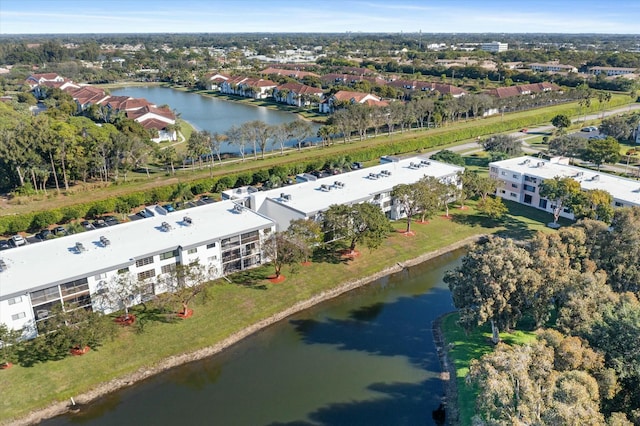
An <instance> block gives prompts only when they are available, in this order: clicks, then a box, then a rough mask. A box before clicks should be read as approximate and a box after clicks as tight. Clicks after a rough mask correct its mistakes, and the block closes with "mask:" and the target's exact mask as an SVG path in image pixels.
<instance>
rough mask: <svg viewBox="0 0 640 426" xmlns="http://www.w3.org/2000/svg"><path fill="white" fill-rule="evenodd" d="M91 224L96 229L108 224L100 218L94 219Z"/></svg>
mask: <svg viewBox="0 0 640 426" xmlns="http://www.w3.org/2000/svg"><path fill="white" fill-rule="evenodd" d="M92 225H93V227H94V228H96V229H98V228H106V227H107V226H109V225H107V222H105V221H104V220H102V219H98V220H94V221H93V223H92Z"/></svg>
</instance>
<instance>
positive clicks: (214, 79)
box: [205, 73, 231, 90]
mask: <svg viewBox="0 0 640 426" xmlns="http://www.w3.org/2000/svg"><path fill="white" fill-rule="evenodd" d="M230 78H231V76H228V75H226V74H220V73H215V74H208V75H206V76H205V86H206V87H207V90H220V86H221V85H222V83H223V82H224V81H227V80H229V79H230Z"/></svg>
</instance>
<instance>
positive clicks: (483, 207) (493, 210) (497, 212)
mask: <svg viewBox="0 0 640 426" xmlns="http://www.w3.org/2000/svg"><path fill="white" fill-rule="evenodd" d="M478 211H480V212H481V213H482V214H484V215H485V216H487V217H488V218H489V219H491V220H500V219H502V218H503V217H504V215H505V214H507V212H508V211H509V209H507V206H505V205H504V203H503V202H502V198H500V197H485V198H483V199H481V200H480V202H478Z"/></svg>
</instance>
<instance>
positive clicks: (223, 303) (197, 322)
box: [0, 202, 548, 419]
mask: <svg viewBox="0 0 640 426" xmlns="http://www.w3.org/2000/svg"><path fill="white" fill-rule="evenodd" d="M509 208H510V211H511V212H512V215H510V216H509V217H508V218H507V219H506V220H505V221H504V223H503V224H501V223H492V222H490V221H488V220H486V219H485V218H483V217H481V216H479V215H477V212H476V211H475V209H474V203H473V202H471V203H470V206H469V208H467V209H464V210H461V209H458V208H455V207H453V208H451V216H452V220H449V219H444V218H443V217H441V216H436V217H434V218H432V219H431V220H430V223H429V224H416V223H414V224H412V230H414V231H415V233H416V235H415V236H414V237H406V236H404V235H402V234H401V233H399V232H393V233H391V235H390V236H389V238H388V239H387V240H386V241H385V242H384V244H383V245H382V246H381V247H380V248H378V249H376V250H373V251H370V250H368V249H366V248H365V247H358V248H359V249H360V251H361V252H362V255H361V256H359V257H357V258H355V259H354V260H350V261H345V260H343V259H341V258H339V257H337V256H335V255H333V252H328V253H324V254H323V255H322V254H321V255H319V256H317V257H316V258H315V259H314V260H315V261H314V262H313V263H312V265H310V266H304V267H302V266H300V267H297V268H294V269H293V270H291V269H285V270H284V272H283V274H284V275H285V276H286V277H287V279H286V281H284V283H282V284H271V283H270V282H269V281H268V280H266V277H267V276H268V275H270V274H272V273H273V270H272V269H271V268H270V267H266V266H265V267H261V268H258V269H253V270H249V271H246V272H243V273H238V274H236V275H233V276H232V277H231V281H232V283H229V282H227V281H224V280H219V281H216V282H215V283H213V284H212V285H211V286H210V288H209V291H208V295H209V298H208V299H207V300H198V301H197V302H195V303H193V308H194V310H195V315H194V316H193V317H192V318H190V319H188V320H181V321H165V320H164V319H163V318H162V317H158V316H157V315H156V313H155V312H153V311H141V310H140V309H138V312H137V313H138V316H139V318H141V319H142V321H144V323H145V326H144V331H143V332H142V333H137V332H135V328H131V329H122V330H121V332H120V333H119V336H118V337H117V338H116V339H115V340H113V341H109V342H106V343H105V344H104V345H103V346H102V347H99V348H96V349H95V350H93V351H91V352H89V353H88V354H87V355H84V356H82V357H69V358H65V359H63V360H60V361H49V362H45V363H36V364H34V365H33V366H31V367H24V366H20V365H18V366H14V367H13V368H11V369H9V370H6V371H0V389H11V392H3V396H2V400H1V402H0V419H11V418H15V417H20V416H24V415H26V414H27V413H28V412H30V411H32V410H35V409H38V408H42V407H44V406H46V405H48V404H50V403H52V402H54V401H64V400H67V399H68V398H70V397H72V396H78V395H79V394H81V393H83V392H86V391H87V390H89V389H91V388H93V387H94V386H96V385H97V384H98V383H101V382H104V381H107V380H110V379H112V378H114V377H118V376H122V375H124V374H127V373H131V372H134V371H136V370H138V369H140V368H143V367H149V366H153V365H155V364H157V363H158V362H159V361H160V360H162V359H164V358H166V357H168V356H171V355H176V354H181V353H185V352H190V351H194V350H197V349H200V348H204V347H207V346H211V345H214V344H215V343H216V342H220V341H222V340H224V339H225V338H227V337H229V336H230V335H232V334H233V333H235V332H238V331H239V330H241V329H243V328H245V327H247V326H248V325H251V324H254V323H256V322H258V321H260V320H261V319H264V318H267V317H269V316H271V315H273V314H275V313H277V312H280V311H283V310H284V309H286V308H288V307H290V306H292V305H294V304H295V303H296V302H299V301H303V300H307V299H309V298H310V297H312V296H314V295H318V294H319V293H321V292H323V291H326V290H329V289H331V288H334V287H337V286H338V285H339V284H341V283H343V282H345V281H346V280H352V279H355V278H358V277H365V276H369V275H371V274H374V273H376V272H380V271H382V270H384V269H385V268H387V267H390V266H393V265H395V264H396V262H404V261H407V260H409V259H414V258H416V257H418V256H420V255H422V254H424V253H427V252H431V251H434V250H437V249H439V248H442V247H445V246H447V245H450V244H452V243H454V242H456V241H460V240H462V239H464V238H466V237H469V236H473V235H478V234H486V233H497V232H503V233H504V232H506V233H508V234H510V235H531V233H532V232H533V231H534V230H536V229H540V230H548V228H546V227H545V223H546V221H548V217H547V215H544V217H542V221H540V217H539V216H538V212H537V211H535V210H533V209H530V208H527V207H524V206H517V205H509ZM405 226H406V224H405V222H404V221H400V222H396V223H394V224H393V227H394V229H395V230H404V228H405ZM518 228H520V229H518ZM177 308H178V307H176V309H177ZM150 348H152V349H151V350H150Z"/></svg>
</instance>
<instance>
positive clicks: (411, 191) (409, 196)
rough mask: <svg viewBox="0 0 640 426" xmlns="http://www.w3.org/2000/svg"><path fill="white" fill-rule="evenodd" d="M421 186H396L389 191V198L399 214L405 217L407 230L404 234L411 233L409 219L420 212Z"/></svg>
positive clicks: (418, 184) (402, 184) (403, 184)
mask: <svg viewBox="0 0 640 426" xmlns="http://www.w3.org/2000/svg"><path fill="white" fill-rule="evenodd" d="M421 190H422V188H421V184H420V183H417V184H405V183H401V184H399V185H396V186H394V187H393V189H392V190H391V197H392V198H393V200H394V201H395V204H396V205H397V206H398V207H399V209H400V211H401V212H404V214H405V215H406V221H407V229H406V231H405V232H406V233H409V232H410V231H411V218H412V217H413V216H414V215H415V214H417V213H418V212H419V211H420V210H421V207H422V205H421V194H420V192H421Z"/></svg>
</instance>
